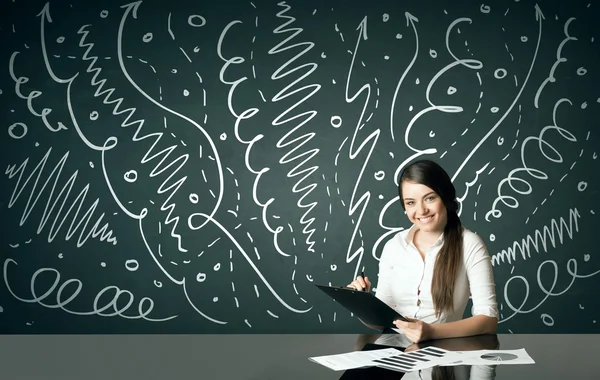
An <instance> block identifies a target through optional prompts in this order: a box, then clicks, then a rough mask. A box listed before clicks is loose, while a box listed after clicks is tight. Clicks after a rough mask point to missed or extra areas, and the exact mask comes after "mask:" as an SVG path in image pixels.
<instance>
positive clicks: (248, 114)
mask: <svg viewBox="0 0 600 380" xmlns="http://www.w3.org/2000/svg"><path fill="white" fill-rule="evenodd" d="M241 23H242V22H241V21H239V20H234V21H231V22H230V23H229V24H227V25H226V26H225V28H223V31H222V32H221V35H220V36H219V40H218V42H217V55H218V56H219V58H220V59H221V60H222V61H223V62H225V64H224V65H223V67H221V70H220V72H219V80H220V81H221V82H222V83H224V84H226V85H230V86H231V87H230V88H229V92H228V95H227V107H228V109H229V112H230V113H231V114H232V115H233V116H234V117H235V119H236V120H235V124H234V134H235V138H236V139H237V140H238V141H239V142H241V143H243V144H246V145H247V147H246V151H245V154H244V164H245V165H246V168H247V169H248V171H250V172H251V173H252V174H254V175H256V177H255V178H254V183H253V186H252V200H253V201H254V203H256V204H257V205H258V206H259V207H261V208H262V213H261V216H262V223H263V225H264V226H265V228H266V229H267V230H268V231H269V232H270V233H271V234H273V246H274V247H275V249H276V250H277V252H278V253H279V254H280V255H282V256H286V257H289V256H290V254H288V253H285V252H283V251H282V250H281V249H280V248H279V244H278V239H279V234H280V233H282V232H283V231H284V227H283V226H281V225H279V226H277V227H276V228H275V229H274V228H273V227H271V225H270V223H269V221H268V220H267V217H268V213H267V209H268V208H269V206H270V205H271V204H272V203H273V202H274V201H275V198H269V199H268V200H267V201H266V202H264V203H263V202H261V201H260V200H259V199H258V190H257V189H258V183H259V182H260V179H261V176H262V175H263V174H265V173H267V172H268V171H269V170H271V169H270V168H268V167H263V168H261V169H259V170H255V169H253V168H252V165H251V164H250V152H251V151H252V148H253V147H254V144H256V143H257V142H258V141H260V140H262V138H263V137H264V135H263V134H257V135H256V136H254V137H253V138H252V139H251V140H244V139H242V137H241V136H240V123H241V122H242V121H243V120H247V119H250V118H252V117H253V116H254V115H256V114H257V113H258V112H259V109H258V108H255V107H252V108H248V109H246V110H244V111H243V112H241V113H240V114H238V113H237V112H236V111H235V109H234V107H233V96H234V94H235V91H236V89H237V87H238V86H239V85H240V84H242V83H244V82H245V81H246V80H248V77H246V76H244V77H241V78H239V79H236V80H234V81H229V80H227V79H225V73H226V72H227V69H228V68H229V66H230V65H239V64H242V63H244V62H245V59H244V58H243V57H240V56H234V57H231V58H225V56H224V55H223V52H222V46H223V41H224V39H225V36H226V35H227V33H229V30H230V29H231V28H232V27H233V26H234V25H235V24H241Z"/></svg>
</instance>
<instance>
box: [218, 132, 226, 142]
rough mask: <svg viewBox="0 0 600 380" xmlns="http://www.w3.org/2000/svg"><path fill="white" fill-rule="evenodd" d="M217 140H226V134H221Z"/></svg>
mask: <svg viewBox="0 0 600 380" xmlns="http://www.w3.org/2000/svg"><path fill="white" fill-rule="evenodd" d="M219 138H220V139H221V141H225V140H227V133H224V132H223V133H221V136H219Z"/></svg>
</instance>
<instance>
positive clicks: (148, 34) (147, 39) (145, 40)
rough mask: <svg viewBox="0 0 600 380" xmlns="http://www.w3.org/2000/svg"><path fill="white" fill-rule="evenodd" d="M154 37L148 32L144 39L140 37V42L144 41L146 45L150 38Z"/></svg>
mask: <svg viewBox="0 0 600 380" xmlns="http://www.w3.org/2000/svg"><path fill="white" fill-rule="evenodd" d="M153 37H154V35H153V34H152V33H150V32H148V33H146V34H144V37H142V41H144V42H145V43H148V42H150V41H152V38H153Z"/></svg>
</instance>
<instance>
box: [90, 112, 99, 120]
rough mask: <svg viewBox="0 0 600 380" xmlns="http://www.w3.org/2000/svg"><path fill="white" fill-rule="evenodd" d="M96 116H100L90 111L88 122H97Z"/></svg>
mask: <svg viewBox="0 0 600 380" xmlns="http://www.w3.org/2000/svg"><path fill="white" fill-rule="evenodd" d="M98 116H100V115H99V114H98V111H92V112H90V120H92V121H96V120H98Z"/></svg>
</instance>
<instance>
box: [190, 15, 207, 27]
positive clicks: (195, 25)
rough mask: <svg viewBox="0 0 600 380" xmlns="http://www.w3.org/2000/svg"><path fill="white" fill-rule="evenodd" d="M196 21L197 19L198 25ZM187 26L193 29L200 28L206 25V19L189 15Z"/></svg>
mask: <svg viewBox="0 0 600 380" xmlns="http://www.w3.org/2000/svg"><path fill="white" fill-rule="evenodd" d="M196 19H198V20H199V22H200V23H198V21H196ZM188 24H189V25H190V26H193V27H194V28H200V27H201V26H204V25H206V19H205V18H204V17H202V16H200V15H191V16H190V17H188Z"/></svg>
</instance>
